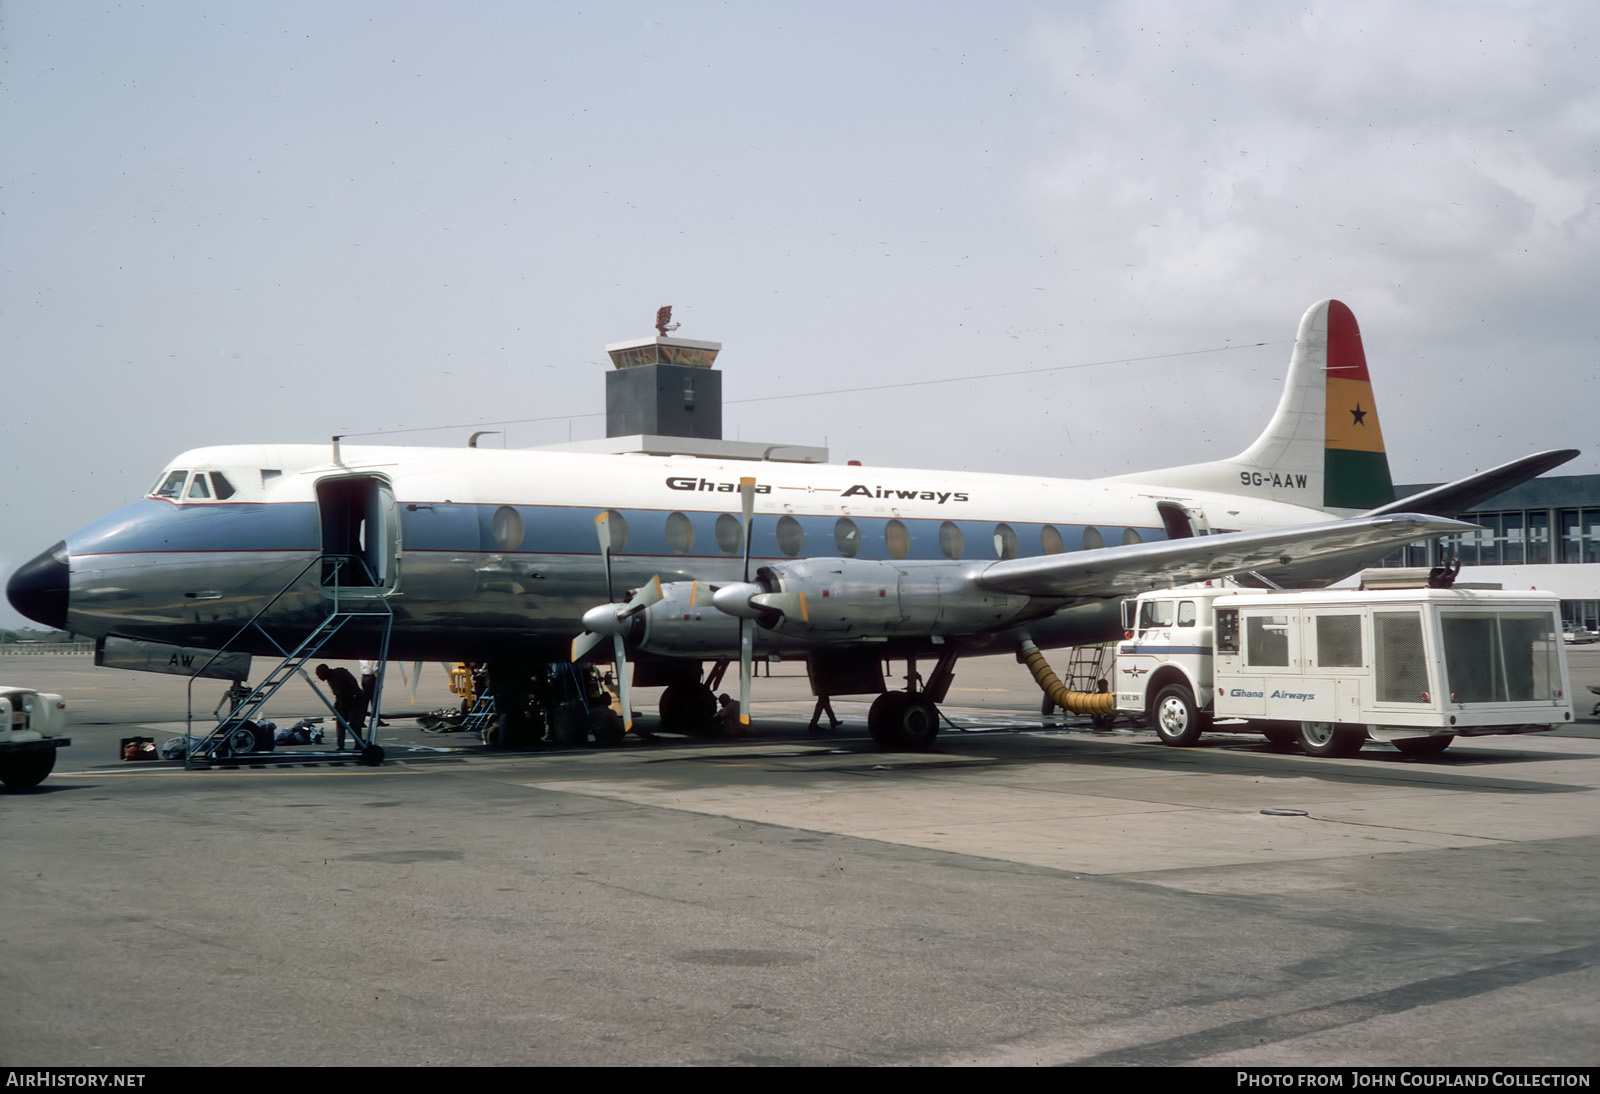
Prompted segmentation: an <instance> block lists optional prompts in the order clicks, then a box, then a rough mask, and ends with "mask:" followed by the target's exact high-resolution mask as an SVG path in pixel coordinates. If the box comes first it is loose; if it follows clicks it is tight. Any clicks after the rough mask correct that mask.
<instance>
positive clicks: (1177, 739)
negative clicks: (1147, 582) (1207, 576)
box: [1114, 571, 1572, 756]
mask: <svg viewBox="0 0 1600 1094" xmlns="http://www.w3.org/2000/svg"><path fill="white" fill-rule="evenodd" d="M1364 578H1365V579H1364V581H1363V584H1362V587H1361V588H1358V589H1323V590H1319V591H1316V592H1276V591H1275V592H1258V591H1254V590H1242V589H1239V588H1222V587H1191V588H1183V589H1164V590H1161V591H1158V592H1149V593H1143V594H1141V595H1140V596H1138V597H1137V598H1135V599H1133V600H1129V601H1126V602H1124V605H1123V612H1124V619H1123V623H1124V627H1125V637H1124V639H1123V641H1122V642H1120V643H1118V645H1117V658H1116V666H1115V677H1114V678H1115V690H1116V708H1117V710H1118V711H1121V712H1124V713H1129V714H1133V715H1136V716H1141V717H1143V718H1144V719H1145V720H1146V722H1147V724H1149V725H1150V726H1152V727H1153V728H1154V729H1155V732H1156V734H1157V736H1159V737H1160V738H1161V740H1162V741H1163V742H1164V743H1166V744H1169V745H1174V746H1184V745H1192V744H1194V743H1195V742H1196V741H1198V740H1199V739H1200V735H1201V734H1202V733H1204V732H1206V730H1207V729H1209V728H1211V726H1212V725H1213V724H1214V723H1222V722H1228V723H1229V724H1223V725H1218V726H1217V728H1218V729H1224V730H1228V731H1251V730H1254V731H1258V732H1261V733H1263V734H1265V735H1266V736H1267V738H1268V739H1269V740H1271V741H1273V742H1274V743H1277V744H1283V745H1288V744H1295V743H1298V745H1299V746H1300V748H1301V749H1303V750H1304V751H1305V752H1307V753H1309V754H1311V755H1313V756H1348V755H1352V754H1354V753H1355V752H1356V751H1358V750H1359V749H1360V748H1361V746H1362V744H1364V743H1365V742H1366V741H1369V740H1373V741H1387V742H1389V743H1391V744H1393V745H1394V746H1395V747H1396V748H1398V749H1399V750H1400V751H1402V752H1406V753H1411V754H1418V755H1426V754H1430V753H1436V752H1440V751H1443V750H1444V749H1445V748H1447V747H1449V745H1450V742H1451V741H1453V740H1455V738H1456V737H1458V736H1480V735H1484V734H1498V733H1530V732H1538V731H1541V730H1550V729H1554V728H1557V727H1558V726H1561V725H1567V724H1570V723H1571V722H1572V701H1571V685H1570V683H1569V681H1568V677H1567V660H1566V654H1565V649H1564V647H1563V645H1562V639H1561V614H1560V610H1561V609H1560V601H1559V599H1558V598H1557V597H1556V595H1555V594H1554V593H1545V592H1538V591H1527V592H1517V591H1507V590H1503V589H1500V588H1498V587H1487V586H1465V585H1458V586H1455V587H1453V588H1430V587H1428V586H1427V575H1426V573H1425V572H1424V573H1422V574H1421V575H1420V576H1417V575H1413V574H1411V573H1410V572H1402V573H1400V574H1399V575H1398V576H1396V572H1395V571H1375V572H1369V575H1364ZM1378 586H1386V587H1378ZM1396 586H1398V587H1396ZM1234 719H1242V721H1230V720H1234Z"/></svg>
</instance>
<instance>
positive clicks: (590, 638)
mask: <svg viewBox="0 0 1600 1094" xmlns="http://www.w3.org/2000/svg"><path fill="white" fill-rule="evenodd" d="M605 640H606V636H605V635H603V634H596V633H594V632H593V631H584V632H583V633H582V634H580V635H578V637H576V638H574V639H573V640H572V660H573V661H574V662H576V661H580V660H582V659H583V658H584V657H585V656H586V655H587V654H588V653H589V651H590V650H592V649H594V648H595V647H596V646H598V645H599V644H600V643H602V642H604V641H605Z"/></svg>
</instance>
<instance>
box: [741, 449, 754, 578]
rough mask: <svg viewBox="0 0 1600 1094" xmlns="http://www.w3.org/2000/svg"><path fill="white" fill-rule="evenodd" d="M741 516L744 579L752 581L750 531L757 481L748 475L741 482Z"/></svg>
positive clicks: (752, 522)
mask: <svg viewBox="0 0 1600 1094" xmlns="http://www.w3.org/2000/svg"><path fill="white" fill-rule="evenodd" d="M739 510H740V512H739V515H740V517H742V518H743V522H744V577H742V578H741V579H740V580H742V581H749V580H750V538H751V537H750V531H751V526H752V525H753V524H754V523H755V517H756V480H755V479H753V478H751V477H750V476H748V475H746V476H745V477H744V478H742V479H740V480H739Z"/></svg>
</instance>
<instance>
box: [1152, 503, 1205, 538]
mask: <svg viewBox="0 0 1600 1094" xmlns="http://www.w3.org/2000/svg"><path fill="white" fill-rule="evenodd" d="M1156 511H1157V512H1158V513H1160V514H1161V524H1162V527H1164V528H1165V529H1166V530H1167V538H1168V539H1193V538H1194V537H1195V536H1209V535H1210V534H1211V525H1210V524H1209V523H1207V521H1206V514H1205V511H1204V510H1201V509H1195V508H1192V507H1190V506H1187V505H1184V504H1182V503H1181V502H1176V501H1158V502H1156Z"/></svg>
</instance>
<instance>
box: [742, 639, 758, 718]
mask: <svg viewBox="0 0 1600 1094" xmlns="http://www.w3.org/2000/svg"><path fill="white" fill-rule="evenodd" d="M755 639H756V621H755V620H754V619H741V620H739V724H740V725H741V726H743V727H744V729H745V730H746V731H748V730H749V728H750V662H751V660H752V658H753V656H754V652H755Z"/></svg>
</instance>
